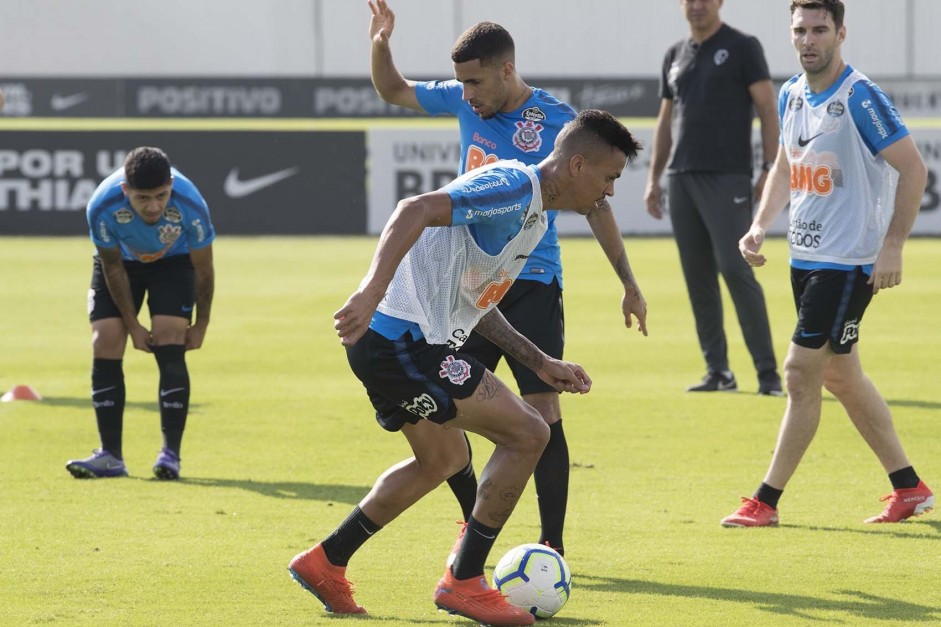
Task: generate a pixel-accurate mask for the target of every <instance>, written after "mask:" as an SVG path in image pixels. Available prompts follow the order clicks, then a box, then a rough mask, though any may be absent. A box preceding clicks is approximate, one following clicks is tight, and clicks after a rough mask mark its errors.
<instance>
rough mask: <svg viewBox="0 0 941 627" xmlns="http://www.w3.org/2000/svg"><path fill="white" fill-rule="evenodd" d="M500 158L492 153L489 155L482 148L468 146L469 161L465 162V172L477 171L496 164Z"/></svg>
mask: <svg viewBox="0 0 941 627" xmlns="http://www.w3.org/2000/svg"><path fill="white" fill-rule="evenodd" d="M499 160H500V157H498V156H497V155H495V154H493V153H491V154H489V155H488V154H487V153H486V152H485V151H484V150H483V149H482V148H481V147H480V146H468V148H467V159H466V160H465V161H464V168H465V172H470V171H471V170H476V169H477V168H479V167H481V166H484V165H490V164H491V163H496V162H497V161H499Z"/></svg>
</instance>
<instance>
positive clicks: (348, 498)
mask: <svg viewBox="0 0 941 627" xmlns="http://www.w3.org/2000/svg"><path fill="white" fill-rule="evenodd" d="M180 483H183V484H186V485H192V486H205V487H211V488H235V489H239V490H245V491H247V492H254V493H255V494H261V495H262V496H270V497H272V498H276V499H291V500H309V501H328V502H332V503H346V504H348V505H355V504H357V503H359V502H360V501H361V500H363V497H364V496H366V494H367V493H368V492H369V490H370V489H371V487H372V486H361V485H357V486H354V485H329V484H324V485H322V484H317V483H301V482H298V481H252V480H251V479H211V478H201V477H182V478H181V479H180Z"/></svg>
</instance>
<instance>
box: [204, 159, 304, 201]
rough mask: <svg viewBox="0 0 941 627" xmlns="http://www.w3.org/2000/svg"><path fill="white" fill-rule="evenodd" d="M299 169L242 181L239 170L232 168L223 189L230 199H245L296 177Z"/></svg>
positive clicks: (289, 169) (294, 168) (288, 169)
mask: <svg viewBox="0 0 941 627" xmlns="http://www.w3.org/2000/svg"><path fill="white" fill-rule="evenodd" d="M299 169H300V168H298V167H296V166H295V167H293V168H287V169H285V170H281V171H279V172H272V173H271V174H265V175H263V176H256V177H255V178H251V179H245V180H242V179H240V178H239V169H238V168H232V170H231V171H230V172H229V175H228V176H227V177H225V184H224V185H223V186H222V189H223V191H225V194H226V196H228V197H229V198H244V197H245V196H249V195H251V194H254V193H255V192H259V191H261V190H263V189H265V188H266V187H271V186H272V185H274V184H275V183H279V182H281V181H283V180H284V179H286V178H290V177H292V176H294V175H295V174H297V171H298V170H299Z"/></svg>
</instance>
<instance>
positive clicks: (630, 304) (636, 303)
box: [621, 286, 647, 337]
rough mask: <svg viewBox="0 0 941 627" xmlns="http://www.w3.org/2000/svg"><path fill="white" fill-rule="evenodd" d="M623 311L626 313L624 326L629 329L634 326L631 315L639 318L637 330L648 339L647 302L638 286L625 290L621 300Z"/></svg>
mask: <svg viewBox="0 0 941 627" xmlns="http://www.w3.org/2000/svg"><path fill="white" fill-rule="evenodd" d="M621 311H622V312H623V313H624V326H626V327H627V328H628V329H630V328H631V326H633V321H632V320H631V315H633V316H634V317H635V318H637V330H638V331H640V332H641V333H643V334H644V337H647V301H646V300H644V295H643V294H641V293H640V289H638V288H637V287H636V286H635V287H634V289H633V291H632V290H625V291H624V297H623V298H621Z"/></svg>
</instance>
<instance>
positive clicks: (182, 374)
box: [153, 344, 190, 456]
mask: <svg viewBox="0 0 941 627" xmlns="http://www.w3.org/2000/svg"><path fill="white" fill-rule="evenodd" d="M153 351H154V358H155V359H156V360H157V367H158V368H159V369H160V390H159V397H158V399H157V401H158V403H159V404H160V430H161V431H162V432H163V446H164V447H165V448H168V449H170V450H171V451H173V452H174V453H176V454H177V456H179V455H180V445H181V444H182V441H183V430H184V429H185V428H186V416H187V414H188V413H189V403H190V375H189V371H188V370H187V368H186V347H185V346H184V345H182V344H166V345H164V346H154V347H153Z"/></svg>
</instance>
